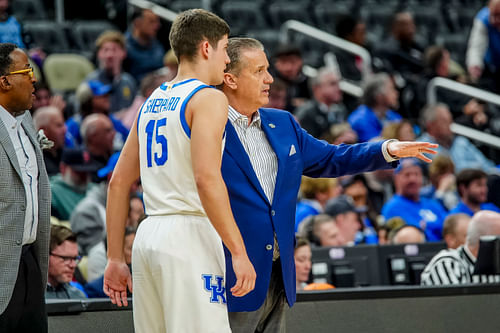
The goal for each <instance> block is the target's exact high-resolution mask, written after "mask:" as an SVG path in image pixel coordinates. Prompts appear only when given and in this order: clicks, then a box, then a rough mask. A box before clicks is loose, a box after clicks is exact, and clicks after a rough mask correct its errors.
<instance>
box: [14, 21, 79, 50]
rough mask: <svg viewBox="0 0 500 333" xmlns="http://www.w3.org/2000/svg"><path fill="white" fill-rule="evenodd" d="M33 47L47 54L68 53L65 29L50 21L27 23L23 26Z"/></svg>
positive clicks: (68, 47)
mask: <svg viewBox="0 0 500 333" xmlns="http://www.w3.org/2000/svg"><path fill="white" fill-rule="evenodd" d="M23 27H24V31H25V33H26V34H27V35H28V38H29V44H31V47H41V48H42V49H43V50H44V51H45V52H47V53H55V52H68V51H69V50H70V46H69V41H68V38H67V36H66V33H65V27H64V26H63V25H61V24H57V23H54V22H50V21H27V22H25V23H24V25H23Z"/></svg>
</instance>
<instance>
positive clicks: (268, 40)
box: [246, 29, 280, 61]
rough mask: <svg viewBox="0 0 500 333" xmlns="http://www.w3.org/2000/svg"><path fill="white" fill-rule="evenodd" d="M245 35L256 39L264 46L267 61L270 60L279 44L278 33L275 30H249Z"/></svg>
mask: <svg viewBox="0 0 500 333" xmlns="http://www.w3.org/2000/svg"><path fill="white" fill-rule="evenodd" d="M246 35H247V36H248V37H252V38H255V39H257V40H259V41H260V42H261V43H262V44H264V48H265V50H266V53H267V56H268V58H269V59H271V57H272V56H273V54H274V52H275V50H276V48H277V47H278V45H279V44H280V33H279V31H277V30H275V29H264V30H250V31H248V32H247V33H246ZM269 61H270V60H269Z"/></svg>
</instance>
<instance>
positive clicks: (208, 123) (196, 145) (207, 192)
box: [186, 89, 256, 296]
mask: <svg viewBox="0 0 500 333" xmlns="http://www.w3.org/2000/svg"><path fill="white" fill-rule="evenodd" d="M227 110H228V104H227V99H226V97H225V96H224V95H223V94H222V93H221V92H220V91H218V90H215V89H203V90H201V91H199V92H198V93H196V95H194V97H193V98H192V99H191V101H190V102H189V104H188V110H187V112H186V117H187V118H188V124H189V123H190V125H191V159H192V163H193V172H194V177H195V180H196V186H197V188H198V193H199V196H200V199H201V203H202V204H203V208H204V209H205V212H206V213H207V216H208V218H209V219H210V221H211V223H212V224H213V226H214V228H215V229H216V230H217V232H218V233H219V235H220V237H221V239H222V241H223V242H224V244H225V245H226V247H227V248H228V249H229V251H230V252H231V256H232V261H233V268H234V271H235V274H236V278H237V281H236V285H235V286H234V287H232V288H231V292H232V294H233V295H234V296H244V295H245V294H247V293H248V292H250V291H252V290H253V288H254V287H255V278H256V274H255V270H254V268H253V265H252V264H251V263H250V260H249V259H248V256H247V253H246V249H245V245H244V243H243V238H242V237H241V234H240V231H239V229H238V226H237V225H236V222H235V221H234V217H233V213H232V211H231V206H230V204H229V195H228V192H227V188H226V184H225V183H224V180H223V178H222V174H221V161H222V137H223V134H224V128H225V125H226V122H227Z"/></svg>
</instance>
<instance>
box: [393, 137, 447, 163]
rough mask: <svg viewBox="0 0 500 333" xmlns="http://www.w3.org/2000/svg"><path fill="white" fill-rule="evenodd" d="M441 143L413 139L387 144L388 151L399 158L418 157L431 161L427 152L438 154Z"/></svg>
mask: <svg viewBox="0 0 500 333" xmlns="http://www.w3.org/2000/svg"><path fill="white" fill-rule="evenodd" d="M437 147H439V145H437V144H435V143H429V142H412V141H401V142H400V141H391V142H389V144H388V145H387V152H388V153H389V154H390V155H391V156H393V157H397V158H403V157H416V158H418V159H421V160H422V161H424V162H427V163H430V162H432V160H431V159H430V158H428V157H427V156H425V155H424V153H425V154H436V153H437V151H436V150H435V149H436V148H437Z"/></svg>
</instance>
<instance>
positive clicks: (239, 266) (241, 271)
mask: <svg viewBox="0 0 500 333" xmlns="http://www.w3.org/2000/svg"><path fill="white" fill-rule="evenodd" d="M232 261H233V270H234V273H235V275H236V284H235V285H234V286H233V287H232V288H231V293H232V294H233V296H236V297H241V296H245V295H246V294H248V293H249V292H251V291H252V290H253V289H254V288H255V279H256V277H257V274H256V273H255V269H254V268H253V265H252V263H251V262H250V260H249V259H248V256H247V255H246V254H243V255H238V256H234V255H233V257H232Z"/></svg>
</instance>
